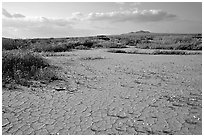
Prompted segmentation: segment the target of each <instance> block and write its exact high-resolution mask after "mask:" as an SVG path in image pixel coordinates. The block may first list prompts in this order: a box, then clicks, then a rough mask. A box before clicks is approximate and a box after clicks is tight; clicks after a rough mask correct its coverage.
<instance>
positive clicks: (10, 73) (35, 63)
mask: <svg viewBox="0 0 204 137" xmlns="http://www.w3.org/2000/svg"><path fill="white" fill-rule="evenodd" d="M49 67H50V65H49V63H48V62H47V60H46V59H44V58H43V57H41V56H40V55H39V54H37V53H33V52H31V51H25V50H11V51H3V52H2V76H3V85H4V84H6V83H10V82H11V81H15V83H17V84H22V81H28V80H30V79H35V78H37V75H36V74H37V73H39V70H44V69H45V71H43V72H46V73H48V72H47V71H48V69H47V68H49ZM50 76H51V77H50ZM41 78H42V77H41ZM44 78H48V79H50V80H52V79H53V78H54V79H55V78H56V76H54V73H53V75H47V76H44Z"/></svg>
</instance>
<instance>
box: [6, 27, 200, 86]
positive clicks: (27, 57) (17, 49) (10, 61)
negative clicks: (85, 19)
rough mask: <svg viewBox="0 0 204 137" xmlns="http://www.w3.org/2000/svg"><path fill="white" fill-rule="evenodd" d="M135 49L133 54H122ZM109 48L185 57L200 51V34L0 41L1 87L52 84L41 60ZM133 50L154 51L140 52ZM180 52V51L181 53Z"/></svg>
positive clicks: (52, 74)
mask: <svg viewBox="0 0 204 137" xmlns="http://www.w3.org/2000/svg"><path fill="white" fill-rule="evenodd" d="M127 47H133V48H134V47H135V50H134V51H125V48H127ZM93 48H108V49H110V50H109V51H108V52H112V53H127V54H152V55H159V54H166V55H170V54H173V55H188V54H201V52H187V51H185V50H202V34H159V33H150V32H147V31H139V32H131V33H127V34H122V35H109V36H105V35H98V36H92V37H72V38H44V39H39V38H37V39H9V38H2V50H3V51H2V78H3V86H4V85H6V84H8V83H10V84H11V83H17V84H21V85H29V81H31V80H45V81H48V82H49V81H52V80H55V79H58V77H57V75H56V72H55V68H53V67H52V66H51V65H50V64H49V62H48V61H47V60H46V59H45V58H44V57H48V56H65V55H64V54H61V53H59V54H55V53H57V52H67V51H72V50H90V49H93ZM136 49H156V50H155V51H153V52H143V51H140V50H136ZM182 50H183V51H182ZM97 59H103V58H102V57H87V58H82V60H97Z"/></svg>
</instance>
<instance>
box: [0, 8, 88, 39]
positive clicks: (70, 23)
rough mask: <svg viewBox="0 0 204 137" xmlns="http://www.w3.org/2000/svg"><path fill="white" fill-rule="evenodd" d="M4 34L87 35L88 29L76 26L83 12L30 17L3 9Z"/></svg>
mask: <svg viewBox="0 0 204 137" xmlns="http://www.w3.org/2000/svg"><path fill="white" fill-rule="evenodd" d="M2 14H3V15H4V17H3V18H2V29H3V31H2V34H3V35H8V34H9V35H11V36H13V35H15V36H16V37H20V36H22V37H26V38H29V37H33V36H34V37H64V36H70V35H71V36H72V35H80V34H83V35H85V33H86V34H88V33H90V31H89V30H88V29H80V28H75V24H77V21H79V20H80V18H81V17H82V16H83V14H81V13H79V12H77V13H73V14H72V16H71V17H69V18H48V17H29V16H23V15H22V14H11V13H9V12H8V11H7V10H5V9H3V12H2Z"/></svg>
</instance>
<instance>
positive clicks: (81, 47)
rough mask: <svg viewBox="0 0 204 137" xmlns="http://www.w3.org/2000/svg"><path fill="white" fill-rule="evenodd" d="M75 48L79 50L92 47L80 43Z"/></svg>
mask: <svg viewBox="0 0 204 137" xmlns="http://www.w3.org/2000/svg"><path fill="white" fill-rule="evenodd" d="M75 49H78V50H88V49H90V48H88V47H85V46H84V45H79V46H76V47H75Z"/></svg>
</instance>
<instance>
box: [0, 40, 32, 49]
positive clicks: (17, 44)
mask: <svg viewBox="0 0 204 137" xmlns="http://www.w3.org/2000/svg"><path fill="white" fill-rule="evenodd" d="M28 45H29V44H28V43H27V42H26V40H22V39H9V38H2V49H3V50H13V49H21V48H26V47H27V46H28Z"/></svg>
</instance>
